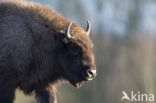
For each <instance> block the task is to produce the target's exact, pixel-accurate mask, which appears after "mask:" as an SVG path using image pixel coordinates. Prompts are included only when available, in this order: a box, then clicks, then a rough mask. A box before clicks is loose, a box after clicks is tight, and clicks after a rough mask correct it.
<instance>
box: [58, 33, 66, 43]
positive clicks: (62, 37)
mask: <svg viewBox="0 0 156 103" xmlns="http://www.w3.org/2000/svg"><path fill="white" fill-rule="evenodd" d="M55 34H56V35H55V39H56V40H57V41H58V42H60V43H63V44H67V43H68V40H67V37H66V35H64V33H55Z"/></svg>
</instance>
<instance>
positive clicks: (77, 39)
mask: <svg viewBox="0 0 156 103" xmlns="http://www.w3.org/2000/svg"><path fill="white" fill-rule="evenodd" d="M70 42H72V43H73V44H76V45H78V46H80V47H83V48H84V49H92V47H93V44H92V41H91V39H90V38H89V36H88V35H86V34H77V35H73V38H71V40H70Z"/></svg>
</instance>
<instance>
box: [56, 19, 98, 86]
mask: <svg viewBox="0 0 156 103" xmlns="http://www.w3.org/2000/svg"><path fill="white" fill-rule="evenodd" d="M87 24H88V25H87V29H86V31H84V30H82V29H81V28H80V27H79V26H77V25H76V24H72V22H71V23H70V24H69V25H68V26H67V28H66V32H65V34H64V35H65V37H64V38H62V43H61V44H62V45H61V46H59V50H58V53H57V54H58V57H57V58H58V59H57V60H58V65H59V66H60V68H61V73H62V77H63V78H65V79H66V80H68V81H69V82H70V83H71V84H72V85H74V86H75V87H80V86H81V84H82V83H83V81H88V80H92V79H93V78H94V77H95V76H96V67H95V64H94V55H93V44H92V42H91V40H90V38H89V33H90V22H89V21H88V22H87Z"/></svg>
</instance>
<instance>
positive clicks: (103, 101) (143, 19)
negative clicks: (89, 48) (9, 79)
mask: <svg viewBox="0 0 156 103" xmlns="http://www.w3.org/2000/svg"><path fill="white" fill-rule="evenodd" d="M30 1H31V0H30ZM33 1H34V2H39V3H41V4H44V5H48V6H50V7H51V8H53V9H54V10H56V11H57V12H59V13H60V14H62V15H63V16H65V17H67V18H70V19H71V20H72V21H74V22H76V23H78V24H79V25H81V26H82V27H83V28H86V23H87V22H86V21H87V20H90V21H91V24H92V31H91V38H92V40H93V42H94V52H95V58H96V66H97V77H96V78H95V79H94V80H93V81H90V82H86V83H85V84H84V85H83V86H82V87H81V88H79V89H76V88H74V87H73V86H71V85H70V84H61V85H58V86H57V100H58V103H122V102H121V97H122V91H125V92H126V93H128V94H130V92H131V91H134V92H136V93H137V92H138V91H140V92H141V93H143V94H144V93H153V94H155V93H156V76H155V73H156V58H155V57H156V0H33ZM16 98H17V99H16V101H15V102H14V103H35V100H34V97H33V95H32V96H24V94H23V93H22V92H20V91H18V90H17V92H16ZM150 103H151V102H150Z"/></svg>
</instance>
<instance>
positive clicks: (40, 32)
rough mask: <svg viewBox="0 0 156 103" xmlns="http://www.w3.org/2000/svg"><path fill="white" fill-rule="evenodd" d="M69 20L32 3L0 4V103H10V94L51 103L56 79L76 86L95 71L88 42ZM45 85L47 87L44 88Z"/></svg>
mask: <svg viewBox="0 0 156 103" xmlns="http://www.w3.org/2000/svg"><path fill="white" fill-rule="evenodd" d="M69 23H70V20H68V19H66V18H64V17H62V16H61V15H59V14H58V13H56V12H55V11H53V10H51V9H50V8H48V7H46V6H42V5H40V4H37V3H33V2H26V1H22V0H21V1H20V0H19V1H16V0H12V1H9V0H6V1H4V2H0V103H13V100H14V95H15V89H16V88H17V87H18V88H20V89H21V90H23V91H24V93H25V94H30V93H32V91H35V93H36V98H37V100H38V102H39V103H55V102H56V99H55V93H54V90H53V86H52V85H53V84H54V83H55V82H56V81H57V80H60V79H65V80H68V81H69V82H70V83H71V84H72V85H74V86H77V87H78V86H79V85H80V84H81V83H82V82H83V81H84V80H85V78H86V70H87V69H95V64H94V57H93V52H92V42H91V40H90V38H89V36H88V35H86V32H85V31H84V30H83V29H82V28H81V27H79V26H78V25H77V24H75V23H73V24H72V26H71V30H70V33H71V35H72V38H71V39H67V38H66V36H65V30H66V28H67V26H68V25H69ZM49 84H51V86H49Z"/></svg>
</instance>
